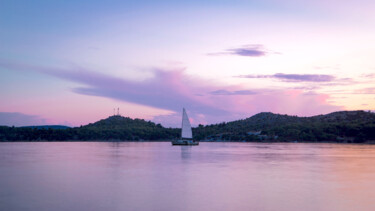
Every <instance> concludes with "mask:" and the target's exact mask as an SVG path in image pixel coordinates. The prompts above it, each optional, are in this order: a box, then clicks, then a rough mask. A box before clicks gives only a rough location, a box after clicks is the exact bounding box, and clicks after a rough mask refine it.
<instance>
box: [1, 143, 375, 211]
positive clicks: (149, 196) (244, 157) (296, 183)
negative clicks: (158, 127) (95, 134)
mask: <svg viewBox="0 0 375 211" xmlns="http://www.w3.org/2000/svg"><path fill="white" fill-rule="evenodd" d="M374 197H375V145H354V144H353V145H350V144H345V145H344V144H342V145H340V144H302V143H272V144H264V143H200V146H193V147H188V146H182V147H181V146H173V147H172V146H171V144H170V143H167V142H159V143H152V142H143V143H135V142H132V143H129V142H128V143H121V142H110V143H108V142H89V143H83V142H68V143H59V142H53V143H48V142H45V143H0V210H7V211H8V210H9V211H10V210H38V211H40V210H48V211H49V210H92V211H93V210H160V211H165V210H277V211H280V210H282V211H283V210H314V211H315V210H340V211H342V210H361V211H366V210H369V211H370V210H375V198H374Z"/></svg>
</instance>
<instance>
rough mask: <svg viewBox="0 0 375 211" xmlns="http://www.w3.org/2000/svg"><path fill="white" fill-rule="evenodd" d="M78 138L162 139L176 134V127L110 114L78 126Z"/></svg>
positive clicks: (174, 136) (170, 137)
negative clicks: (166, 126)
mask: <svg viewBox="0 0 375 211" xmlns="http://www.w3.org/2000/svg"><path fill="white" fill-rule="evenodd" d="M75 130H76V131H79V135H80V136H79V138H80V139H88V140H92V139H96V140H100V139H104V140H109V139H116V140H162V139H172V138H176V137H177V136H178V129H172V128H164V127H163V126H161V125H160V124H155V123H153V122H151V121H146V120H143V119H131V118H129V117H123V116H119V115H115V116H110V117H108V118H106V119H102V120H100V121H97V122H95V123H91V124H88V125H85V126H82V127H80V128H75Z"/></svg>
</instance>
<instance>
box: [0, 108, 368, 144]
mask: <svg viewBox="0 0 375 211" xmlns="http://www.w3.org/2000/svg"><path fill="white" fill-rule="evenodd" d="M180 132H181V129H179V128H165V127H163V126H162V125H160V124H155V123H153V122H151V121H146V120H143V119H131V118H128V117H122V116H118V115H115V116H110V117H108V118H106V119H102V120H100V121H98V122H95V123H91V124H88V125H85V126H80V127H75V128H68V127H63V126H33V127H7V126H0V141H66V140H73V141H74V140H76V141H93V140H101V141H113V140H118V141H142V140H150V141H158V140H171V139H177V138H179V136H180ZM193 135H194V139H197V140H205V141H308V142H328V141H333V142H354V143H361V142H368V141H374V140H375V114H374V113H372V112H366V111H340V112H334V113H330V114H327V115H318V116H313V117H297V116H289V115H281V114H273V113H270V112H263V113H259V114H256V115H254V116H252V117H249V118H246V119H242V120H237V121H232V122H222V123H219V124H212V125H206V126H203V125H199V126H198V127H196V128H193Z"/></svg>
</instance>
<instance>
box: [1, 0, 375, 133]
mask: <svg viewBox="0 0 375 211" xmlns="http://www.w3.org/2000/svg"><path fill="white" fill-rule="evenodd" d="M373 11H375V1H370V0H357V1H338V0H324V1H323V0H316V1H297V0H283V1H281V0H263V1H251V0H246V1H245V0H215V1H214V0H206V1H196V0H191V1H171V0H165V1H158V0H153V1H151V0H150V1H142V0H137V1H126V0H125V1H124V0H122V1H104V0H103V1H101V0H90V1H88V0H87V1H86V0H74V1H73V0H64V1H60V0H54V1H50V0H33V1H29V0H17V1H14V0H0V125H8V126H12V125H15V126H26V125H45V124H62V125H68V126H80V125H85V124H88V123H92V122H95V121H98V120H100V119H104V118H107V117H108V116H110V115H113V109H114V108H119V109H120V114H121V115H123V116H128V117H131V118H142V119H146V120H151V121H154V122H156V123H161V124H162V125H164V126H167V127H178V126H180V124H181V115H182V114H181V113H182V108H183V107H185V108H186V110H187V113H188V115H189V117H190V120H191V122H192V125H193V126H196V125H198V124H212V123H219V122H224V121H225V122H227V121H232V120H237V119H244V118H247V117H250V116H252V115H254V114H257V113H259V112H273V113H280V114H288V115H298V116H313V115H319V114H327V113H330V112H334V111H341V110H375V58H374V55H375V13H374V12H373Z"/></svg>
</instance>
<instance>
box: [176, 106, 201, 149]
mask: <svg viewBox="0 0 375 211" xmlns="http://www.w3.org/2000/svg"><path fill="white" fill-rule="evenodd" d="M198 144H199V142H198V141H194V140H193V133H192V131H191V125H190V121H189V117H188V115H187V114H186V111H185V108H183V109H182V127H181V139H179V140H173V141H172V145H198Z"/></svg>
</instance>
